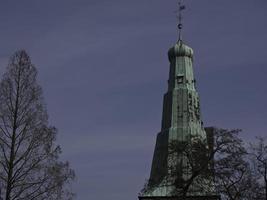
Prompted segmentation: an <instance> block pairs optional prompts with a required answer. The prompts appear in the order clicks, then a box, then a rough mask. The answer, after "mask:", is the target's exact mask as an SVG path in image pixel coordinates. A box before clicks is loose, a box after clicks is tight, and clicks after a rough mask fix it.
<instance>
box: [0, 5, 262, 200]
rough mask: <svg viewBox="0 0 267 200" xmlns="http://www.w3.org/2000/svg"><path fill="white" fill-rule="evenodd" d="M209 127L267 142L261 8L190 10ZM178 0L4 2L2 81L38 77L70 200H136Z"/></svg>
mask: <svg viewBox="0 0 267 200" xmlns="http://www.w3.org/2000/svg"><path fill="white" fill-rule="evenodd" d="M185 4H186V7H187V9H186V11H185V13H184V30H183V40H184V42H185V43H186V44H187V45H189V46H190V47H192V48H193V49H194V70H195V77H196V79H197V88H198V91H199V94H200V100H201V110H202V117H203V121H204V125H205V126H216V127H221V128H229V129H230V128H240V129H242V130H243V137H244V138H246V139H247V140H251V139H253V138H254V137H255V136H256V135H261V136H266V135H267V104H266V103H267V1H266V0H234V1H233V0H186V1H185ZM176 10H177V0H23V1H19V0H9V1H5V0H0V67H1V68H0V75H2V74H3V72H4V71H5V68H6V65H7V62H8V58H9V57H10V56H11V55H12V54H13V53H14V52H15V51H16V50H19V49H25V50H26V51H27V52H28V53H29V55H30V56H31V58H32V62H33V63H34V65H35V66H36V67H37V69H38V72H39V74H38V81H39V83H40V85H41V86H42V88H43V93H44V98H45V102H46V104H47V110H48V114H49V121H50V124H51V125H54V126H55V127H57V128H58V130H59V135H58V140H57V143H58V144H60V145H61V147H62V150H63V155H62V159H63V160H68V161H69V162H70V164H71V167H72V168H73V169H74V170H75V172H76V176H77V178H76V181H75V183H74V185H73V190H74V192H75V193H76V194H77V200H88V199H90V200H126V199H127V200H136V199H137V195H138V192H139V191H140V190H141V189H142V187H143V184H144V182H145V179H148V178H149V173H150V167H151V161H152V156H153V150H154V145H155V141H156V134H157V133H158V132H159V131H160V125H161V112H162V100H163V94H164V93H165V92H166V90H167V79H168V73H169V63H168V58H167V51H168V49H169V48H170V47H171V46H172V45H174V44H175V42H176V41H177V25H176V24H177V19H176V16H175V11H176Z"/></svg>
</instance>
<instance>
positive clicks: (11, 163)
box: [5, 69, 20, 200]
mask: <svg viewBox="0 0 267 200" xmlns="http://www.w3.org/2000/svg"><path fill="white" fill-rule="evenodd" d="M16 90H17V91H16V102H15V109H14V115H13V128H12V129H13V130H12V139H11V140H12V141H11V148H10V156H9V163H8V176H7V188H6V198H5V199H6V200H10V199H11V197H10V195H11V191H12V184H13V183H12V182H13V169H14V160H15V144H16V131H17V118H18V105H19V96H20V69H19V74H18V81H17V88H16Z"/></svg>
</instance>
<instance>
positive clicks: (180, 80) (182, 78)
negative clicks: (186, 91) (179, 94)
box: [177, 75, 184, 84]
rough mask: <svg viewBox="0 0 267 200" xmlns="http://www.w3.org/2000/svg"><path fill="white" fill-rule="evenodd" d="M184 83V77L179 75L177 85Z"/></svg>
mask: <svg viewBox="0 0 267 200" xmlns="http://www.w3.org/2000/svg"><path fill="white" fill-rule="evenodd" d="M183 82H184V76H183V75H182V76H181V75H180V76H177V83H178V84H181V83H183Z"/></svg>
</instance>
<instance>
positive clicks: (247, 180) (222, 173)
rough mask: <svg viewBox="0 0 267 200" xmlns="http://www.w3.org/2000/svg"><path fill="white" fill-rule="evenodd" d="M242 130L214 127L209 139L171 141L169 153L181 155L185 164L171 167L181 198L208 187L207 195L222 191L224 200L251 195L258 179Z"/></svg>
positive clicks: (236, 199)
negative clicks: (248, 156)
mask: <svg viewBox="0 0 267 200" xmlns="http://www.w3.org/2000/svg"><path fill="white" fill-rule="evenodd" d="M239 132H240V130H224V129H214V130H213V132H212V133H213V134H212V135H211V136H209V137H208V138H210V139H212V141H209V142H208V141H207V140H206V139H205V138H201V137H197V136H191V138H190V139H188V140H186V141H181V142H177V141H174V142H173V143H171V148H170V149H171V152H170V153H171V154H173V155H174V157H175V156H176V157H177V156H178V155H179V157H180V158H182V159H181V160H182V162H183V163H184V164H183V165H179V164H178V165H176V166H177V168H176V169H171V171H172V176H174V177H176V181H175V183H176V188H177V191H178V192H179V193H180V194H181V196H182V197H184V198H185V197H186V196H188V194H190V190H192V189H193V190H195V191H197V190H201V191H204V190H206V193H207V194H211V193H212V192H214V194H218V193H219V194H220V195H221V196H222V199H227V200H228V199H229V200H239V199H245V198H246V197H247V196H248V194H249V192H248V191H250V192H251V190H249V189H251V188H252V186H255V180H254V179H253V178H252V176H251V170H250V168H249V164H248V162H247V161H246V156H247V152H246V148H245V147H244V144H243V141H242V140H241V139H240V137H239ZM208 144H209V145H208ZM185 163H186V164H185ZM185 174H186V175H185ZM215 188H216V189H215ZM250 196H251V195H250Z"/></svg>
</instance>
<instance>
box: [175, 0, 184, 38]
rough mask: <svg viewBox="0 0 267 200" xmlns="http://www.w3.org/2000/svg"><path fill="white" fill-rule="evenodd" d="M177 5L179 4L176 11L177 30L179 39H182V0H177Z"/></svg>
mask: <svg viewBox="0 0 267 200" xmlns="http://www.w3.org/2000/svg"><path fill="white" fill-rule="evenodd" d="M178 6H179V10H178V11H177V13H178V15H177V18H178V21H179V23H178V30H179V40H182V29H183V24H182V20H183V16H182V11H183V10H184V9H185V5H183V4H182V0H179V2H178Z"/></svg>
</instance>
